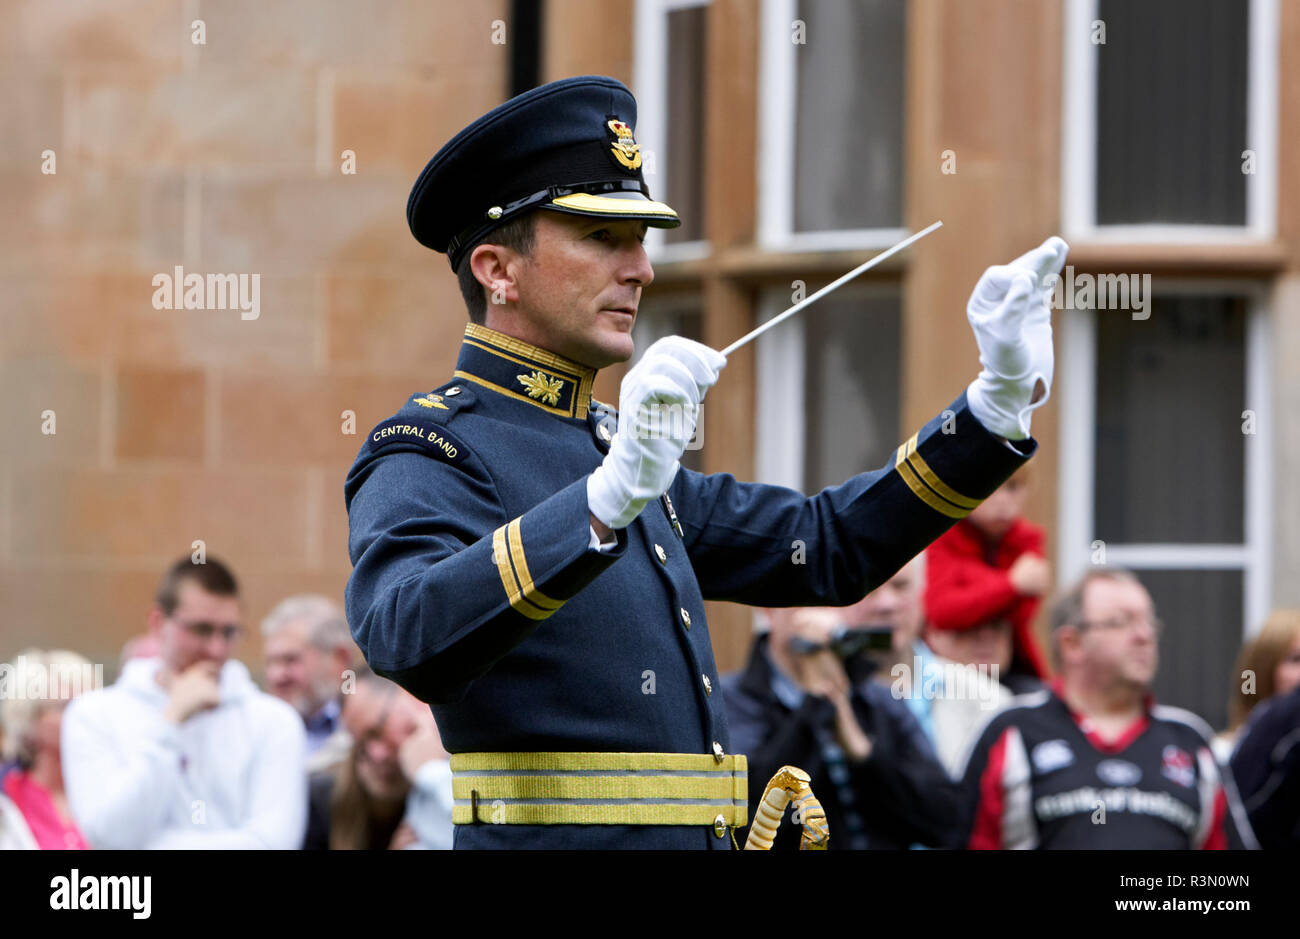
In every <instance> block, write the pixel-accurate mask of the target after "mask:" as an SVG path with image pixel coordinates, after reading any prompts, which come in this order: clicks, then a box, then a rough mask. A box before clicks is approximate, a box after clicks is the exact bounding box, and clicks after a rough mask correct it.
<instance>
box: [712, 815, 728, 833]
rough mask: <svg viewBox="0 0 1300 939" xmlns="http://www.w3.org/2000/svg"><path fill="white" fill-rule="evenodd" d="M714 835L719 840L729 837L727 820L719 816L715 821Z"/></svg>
mask: <svg viewBox="0 0 1300 939" xmlns="http://www.w3.org/2000/svg"><path fill="white" fill-rule="evenodd" d="M713 833H714V834H715V835H717V836H718V837H719V838H725V837H727V819H726V818H725V817H724V816H722V815H719V816H718V817H717V818H715V819H714V820H713Z"/></svg>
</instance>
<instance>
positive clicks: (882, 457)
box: [758, 294, 901, 493]
mask: <svg viewBox="0 0 1300 939" xmlns="http://www.w3.org/2000/svg"><path fill="white" fill-rule="evenodd" d="M803 316H805V317H806V319H805V321H804V355H805V372H804V381H805V388H806V390H805V396H806V397H805V399H804V413H805V415H806V420H807V424H806V431H805V438H804V448H805V449H804V491H805V492H807V493H813V492H817V491H818V490H820V489H823V488H824V487H826V486H833V485H838V484H839V483H842V482H844V480H846V479H848V478H849V477H850V476H853V475H855V474H857V473H861V472H864V471H866V470H871V469H878V468H879V467H881V466H883V465H884V464H885V462H886V461H887V460H888V459H889V454H890V453H892V452H893V451H894V449H895V448H896V447H897V446H898V444H899V439H898V412H899V379H900V374H899V359H900V358H901V356H900V354H899V353H900V342H901V339H900V337H901V333H900V330H901V324H900V319H901V317H900V316H899V298H898V295H897V294H894V295H890V296H880V297H856V298H855V297H853V296H851V295H850V296H848V297H838V296H831V297H829V298H827V299H825V300H820V301H818V303H817V305H816V306H815V307H813V308H812V309H810V310H808V311H807V312H806V313H804V314H803ZM768 391H769V393H770V394H781V393H782V389H781V387H780V385H779V380H778V381H776V382H774V383H773V384H772V385H771V386H770V387H769V389H768ZM758 407H759V410H760V412H761V410H762V407H763V402H762V400H761V396H760V400H759V402H758ZM760 419H761V416H760Z"/></svg>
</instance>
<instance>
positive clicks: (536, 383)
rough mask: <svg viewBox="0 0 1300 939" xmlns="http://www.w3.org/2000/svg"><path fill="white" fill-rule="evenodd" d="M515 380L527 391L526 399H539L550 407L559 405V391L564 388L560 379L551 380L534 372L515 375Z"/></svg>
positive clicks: (540, 373) (547, 376)
mask: <svg viewBox="0 0 1300 939" xmlns="http://www.w3.org/2000/svg"><path fill="white" fill-rule="evenodd" d="M515 378H517V379H519V384H521V385H523V386H524V388H526V389H527V390H528V397H530V398H539V399H540V400H542V401H545V402H546V403H547V404H549V405H550V406H551V407H555V405H557V404H559V403H560V389H562V388H563V387H564V381H563V380H562V379H559V378H551V376H549V375H547V374H546V373H545V372H541V371H534V372H533V374H531V375H516V376H515Z"/></svg>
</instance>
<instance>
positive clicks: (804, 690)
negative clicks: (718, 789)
mask: <svg viewBox="0 0 1300 939" xmlns="http://www.w3.org/2000/svg"><path fill="white" fill-rule="evenodd" d="M909 576H912V575H911V573H910V572H909V570H908V568H906V567H905V568H904V569H903V570H902V571H900V572H899V573H897V574H895V575H894V577H895V578H905V577H909ZM896 593H897V587H896V585H894V580H893V579H891V580H890V581H887V582H886V583H885V584H883V585H881V586H880V587H878V588H877V589H876V590H874V591H872V592H871V593H870V594H868V595H867V596H866V597H865V598H864V599H863V600H861V601H859V602H858V603H855V604H853V605H852V606H849V607H842V608H835V607H795V608H790V609H779V610H766V611H764V612H765V615H766V618H767V621H768V625H769V628H768V630H767V632H765V633H763V634H762V635H760V636H759V637H758V639H757V640H756V641H755V643H754V647H753V650H752V651H751V653H750V657H749V663H748V664H747V665H746V667H745V668H744V669H743V670H742V671H739V672H734V673H732V674H730V675H726V676H723V678H722V693H723V701H724V704H725V706H726V709H727V721H728V723H729V725H730V727H731V737H732V742H733V746H736V747H737V748H743V751H742V752H744V753H747V754H748V755H749V802H750V805H755V804H757V802H758V800H759V799H761V798H762V796H763V788H764V786H766V784H767V781H768V780H769V779H770V778H771V777H772V775H773V774H774V773H775V772H776V771H777V770H779V769H780V768H781V767H782V766H785V765H787V764H789V765H793V766H798V767H799V768H800V769H803V770H804V771H806V772H807V773H808V774H809V775H810V776H811V777H812V790H813V792H814V794H815V795H816V796H817V798H818V800H819V801H820V802H821V805H822V808H823V809H824V810H825V811H826V820H827V824H828V826H829V828H830V833H831V840H830V846H831V847H832V848H837V849H840V848H847V849H856V850H863V849H900V848H906V847H909V846H911V845H914V844H921V845H925V846H927V847H955V846H956V844H957V841H956V840H955V839H959V838H960V827H961V790H960V787H959V785H958V784H957V783H956V782H955V781H954V780H953V779H952V778H950V776H949V775H948V773H947V772H946V771H945V770H944V768H943V766H942V765H941V764H940V762H939V759H938V757H937V756H936V755H935V752H934V748H933V746H932V745H931V743H930V740H929V738H927V736H926V734H925V732H924V731H923V730H922V729H921V725H920V724H919V723H918V722H917V719H916V718H915V717H914V716H913V715H912V714H911V712H910V710H909V709H908V707H907V705H906V703H905V702H904V701H902V700H899V699H896V698H895V697H894V695H893V693H892V692H891V690H890V687H889V686H888V685H885V684H881V683H879V682H874V681H872V680H871V673H872V672H873V671H874V670H875V667H876V665H875V660H874V659H873V658H872V651H873V648H874V646H875V645H877V644H881V645H883V646H885V647H887V646H888V645H889V642H890V633H891V630H892V625H893V624H892V622H891V619H892V616H893V613H892V611H891V608H890V604H891V602H892V600H891V598H892V597H893V596H894V595H895V594H896ZM873 640H878V642H873ZM798 841H799V839H798V838H795V837H793V836H792V835H787V836H786V837H784V838H782V837H778V838H777V840H776V843H775V845H774V850H793V849H795V847H796V846H797V844H798Z"/></svg>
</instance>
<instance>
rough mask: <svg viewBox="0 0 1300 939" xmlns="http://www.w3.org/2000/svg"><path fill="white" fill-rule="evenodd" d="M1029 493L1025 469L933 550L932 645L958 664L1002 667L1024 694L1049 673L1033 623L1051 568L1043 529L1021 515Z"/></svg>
mask: <svg viewBox="0 0 1300 939" xmlns="http://www.w3.org/2000/svg"><path fill="white" fill-rule="evenodd" d="M1028 494H1029V479H1028V476H1027V474H1026V472H1025V470H1021V471H1020V472H1019V473H1017V474H1016V475H1014V476H1012V477H1011V478H1010V479H1009V480H1007V481H1006V482H1005V483H1003V485H1002V486H1001V487H1000V488H999V489H998V490H997V491H995V492H994V493H993V494H992V495H991V496H989V497H988V498H987V499H985V500H984V501H983V502H982V503H981V504H980V505H979V506H977V507H976V508H975V509H974V510H973V511H972V512H971V513H970V515H968V516H967V517H966V518H964V519H962V520H961V521H960V522H958V523H957V524H956V525H954V526H953V527H952V528H950V529H949V530H948V531H947V532H946V533H945V534H944V535H943V536H942V537H940V538H939V539H938V540H937V541H935V542H934V544H932V545H930V547H929V548H928V549H927V551H926V588H925V615H926V621H927V622H926V632H925V641H926V643H927V644H928V645H929V646H930V648H932V649H933V650H934V651H935V652H937V653H938V654H939V655H941V656H943V657H945V658H947V659H951V660H953V661H955V662H964V663H970V664H972V665H990V666H991V665H997V666H998V670H999V674H998V679H999V680H1000V681H1001V682H1002V684H1004V685H1006V686H1007V687H1008V688H1010V689H1011V690H1012V691H1014V692H1016V693H1017V694H1020V693H1023V692H1026V691H1031V690H1034V689H1035V688H1037V687H1038V686H1039V685H1040V683H1041V681H1042V680H1043V679H1045V678H1046V677H1047V667H1046V665H1045V664H1044V661H1043V655H1042V652H1041V651H1040V650H1039V648H1038V642H1037V641H1036V640H1035V638H1034V634H1033V620H1034V614H1035V613H1037V612H1038V607H1039V604H1041V603H1042V602H1043V597H1044V596H1045V595H1046V594H1047V591H1048V589H1049V586H1050V581H1051V570H1050V568H1049V566H1048V563H1047V560H1046V558H1045V557H1044V548H1043V544H1044V539H1043V530H1042V529H1041V528H1039V527H1038V526H1037V525H1033V524H1031V523H1030V522H1027V521H1025V520H1024V519H1023V518H1021V517H1020V515H1021V512H1022V510H1023V508H1024V504H1025V499H1026V497H1027V496H1028Z"/></svg>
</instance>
